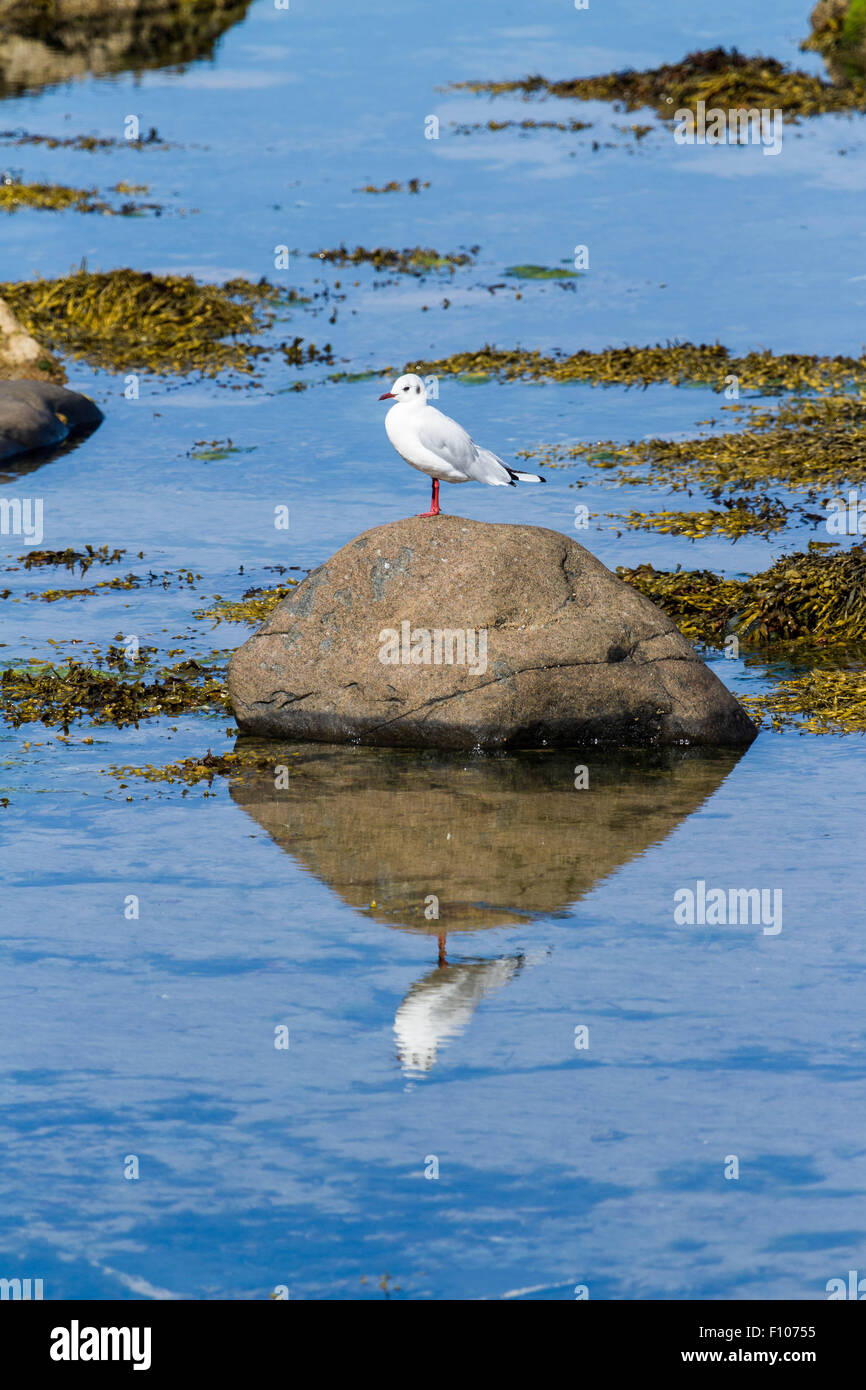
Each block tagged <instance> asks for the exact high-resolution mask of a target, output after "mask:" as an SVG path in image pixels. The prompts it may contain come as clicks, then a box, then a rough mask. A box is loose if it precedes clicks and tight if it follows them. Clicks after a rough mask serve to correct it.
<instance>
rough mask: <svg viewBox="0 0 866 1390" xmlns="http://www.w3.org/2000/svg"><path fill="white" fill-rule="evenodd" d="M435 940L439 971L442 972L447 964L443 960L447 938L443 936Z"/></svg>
mask: <svg viewBox="0 0 866 1390" xmlns="http://www.w3.org/2000/svg"><path fill="white" fill-rule="evenodd" d="M436 939H437V941H438V943H439V969H440V970H444V969H445V967H446V965H447V964H448V962H447V960H446V959H445V943H446V940H447V937H446V936H445V935H442V936H439V937H437V938H436Z"/></svg>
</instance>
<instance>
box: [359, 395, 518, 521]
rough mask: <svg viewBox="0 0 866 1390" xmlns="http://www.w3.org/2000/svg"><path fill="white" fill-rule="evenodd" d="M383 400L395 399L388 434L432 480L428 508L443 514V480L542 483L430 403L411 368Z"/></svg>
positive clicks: (500, 484)
mask: <svg viewBox="0 0 866 1390" xmlns="http://www.w3.org/2000/svg"><path fill="white" fill-rule="evenodd" d="M379 400H380V401H393V402H394V404H393V405H392V406H391V409H390V410H389V411H388V414H387V415H386V416H385V433H386V434H387V436H388V438H389V439H390V441H391V443H392V444H393V445H394V448H395V449H396V450H397V453H398V454H399V455H400V457H401V459H405V460H406V462H407V463H411V465H412V467H413V468H417V469H418V471H419V472H420V473H426V474H427V476H428V477H429V478H432V479H433V497H432V500H431V502H430V510H429V512H419V513H418V515H419V516H438V515H439V483H440V482H443V483H469V482H474V483H489V484H490V486H491V487H514V485H515V483H518V482H522V483H543V482H544V479H543V478H542V477H540V476H539V474H537V473H521V472H519V471H518V469H516V468H509V466H508V464H507V463H503V462H502V459H501V458H497V456H496V454H491V452H490V450H489V449H482V448H481V447H480V445H478V444H476V443H475V440H474V439H470V437H469V435H468V434H467V433H466V431H465V429H464V428H463V426H462V425H458V423H457V421H456V420H451V419H450V418H449V417H448V416H447V415H443V414H442V411H441V410H437V409H436V408H435V406H432V405H428V404H427V388H426V386H425V385H424V383H423V381H422V380H421V378H420V376H415V374H414V373H413V372H408V373H407V374H406V375H405V376H398V378H397V380H396V381H395V382H394V385H393V386H392V387H391V390H390V391H385V392H384V394H383V395H381V396H380V397H379Z"/></svg>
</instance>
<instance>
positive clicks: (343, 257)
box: [310, 246, 481, 276]
mask: <svg viewBox="0 0 866 1390" xmlns="http://www.w3.org/2000/svg"><path fill="white" fill-rule="evenodd" d="M480 249H481V248H480V247H478V246H471V247H470V248H469V250H468V252H449V253H448V254H445V255H442V254H440V252H438V251H431V250H430V249H429V247H428V248H426V249H425V248H424V247H422V246H410V247H407V248H406V249H405V250H403V251H395V250H394V249H393V248H392V247H389V246H375V247H372V248H371V249H367V248H366V247H364V246H356V247H355V249H354V251H349V250H348V249H347V248H346V247H345V246H338V247H336V248H334V249H333V250H330V251H311V252H310V255H311V257H313V259H315V260H320V261H327V262H329V263H330V264H331V265H371V266H372V267H373V269H374V270H377V271H382V270H395V271H397V272H398V273H399V274H401V275H416V276H420V275H424V274H426V273H427V272H428V271H431V270H436V271H440V270H447V271H448V272H449V273H450V274H452V275H453V273H454V271H455V269H457V268H458V267H460V266H466V265H473V264H474V258H475V256H476V255H477V254H478V252H479V250H480Z"/></svg>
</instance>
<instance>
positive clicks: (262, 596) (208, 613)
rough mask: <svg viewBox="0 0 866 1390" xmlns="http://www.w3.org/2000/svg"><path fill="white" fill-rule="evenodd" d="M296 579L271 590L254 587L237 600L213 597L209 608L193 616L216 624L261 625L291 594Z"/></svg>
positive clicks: (288, 580) (218, 596) (296, 581)
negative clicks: (210, 619) (209, 619)
mask: <svg viewBox="0 0 866 1390" xmlns="http://www.w3.org/2000/svg"><path fill="white" fill-rule="evenodd" d="M297 583H298V580H297V579H287V580H286V582H285V583H284V584H277V585H276V587H275V588H273V589H263V588H260V587H258V586H257V587H255V588H252V589H247V591H246V593H245V594H244V595H243V596H242V597H241V598H239V599H231V598H222V597H221V596H220V595H219V594H216V595H215V597H214V602H213V604H212V605H211V607H210V608H203V609H201V610H200V611H198V612H197V613H196V614H195V617H196V618H212V619H213V621H214V622H217V623H250V624H251V625H253V626H256V625H258V624H259V623H263V622H264V621H265V618H268V617H270V615H271V613H273V611H274V609H275V608H276V607H277V605H278V604H280V603H282V601H283V599H284V598H287V597H288V595H289V594H290V593H291V592H292V589H293V588H294V587H295V585H296V584H297Z"/></svg>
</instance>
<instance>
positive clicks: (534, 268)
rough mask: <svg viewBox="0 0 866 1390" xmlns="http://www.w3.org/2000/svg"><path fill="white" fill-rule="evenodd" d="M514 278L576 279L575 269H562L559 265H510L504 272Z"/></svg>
mask: <svg viewBox="0 0 866 1390" xmlns="http://www.w3.org/2000/svg"><path fill="white" fill-rule="evenodd" d="M505 274H506V275H510V276H512V278H513V279H515V280H577V279H578V278H579V277H578V274H577V271H576V270H563V269H562V268H561V267H559V266H554V267H550V266H546V265H510V266H509V267H508V269H507V270H506V272H505Z"/></svg>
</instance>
